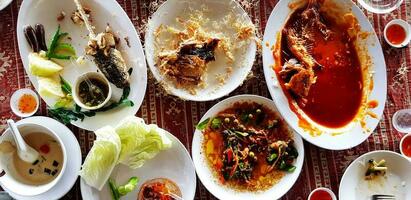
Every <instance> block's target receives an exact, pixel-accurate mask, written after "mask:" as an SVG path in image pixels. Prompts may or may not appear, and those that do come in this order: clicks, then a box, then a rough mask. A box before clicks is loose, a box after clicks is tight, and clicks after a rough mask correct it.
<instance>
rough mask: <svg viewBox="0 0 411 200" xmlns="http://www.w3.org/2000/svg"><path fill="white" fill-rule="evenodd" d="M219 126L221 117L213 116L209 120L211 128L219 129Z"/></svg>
mask: <svg viewBox="0 0 411 200" xmlns="http://www.w3.org/2000/svg"><path fill="white" fill-rule="evenodd" d="M220 126H221V119H220V118H213V120H211V128H212V129H219V128H220Z"/></svg>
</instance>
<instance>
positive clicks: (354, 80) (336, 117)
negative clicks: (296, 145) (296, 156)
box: [275, 0, 363, 128]
mask: <svg viewBox="0 0 411 200" xmlns="http://www.w3.org/2000/svg"><path fill="white" fill-rule="evenodd" d="M321 6H322V5H321V2H320V1H316V0H310V1H309V2H308V4H307V5H306V6H305V7H302V8H299V9H297V10H296V11H294V13H293V14H292V15H291V16H290V18H289V19H288V21H287V23H286V24H285V26H284V28H283V30H282V35H281V47H280V48H281V56H280V59H281V65H282V66H281V67H277V68H276V69H275V70H276V72H277V75H278V77H279V80H280V83H281V86H282V87H283V89H285V90H287V91H288V94H287V96H288V98H289V100H290V101H291V100H295V101H296V103H297V104H298V106H299V108H300V109H302V111H304V113H305V114H306V115H307V116H308V117H310V118H311V119H312V120H313V121H315V122H316V123H318V124H321V125H323V126H326V127H331V128H338V127H342V126H345V125H346V124H348V123H349V122H351V121H352V120H353V119H354V117H355V116H356V114H357V113H358V111H359V108H360V106H361V102H362V95H363V76H362V69H361V64H360V61H359V56H358V53H357V50H356V48H355V40H356V38H355V37H356V36H353V35H350V34H349V28H350V27H348V25H345V24H344V23H341V22H338V21H337V20H336V19H335V18H334V17H331V16H330V15H327V9H326V8H322V7H321Z"/></svg>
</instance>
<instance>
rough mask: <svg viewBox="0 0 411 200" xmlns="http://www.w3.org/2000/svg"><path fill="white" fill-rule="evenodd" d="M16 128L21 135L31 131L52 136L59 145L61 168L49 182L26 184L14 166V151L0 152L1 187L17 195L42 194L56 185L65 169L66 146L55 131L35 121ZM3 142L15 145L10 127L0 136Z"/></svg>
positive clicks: (1, 142)
mask: <svg viewBox="0 0 411 200" xmlns="http://www.w3.org/2000/svg"><path fill="white" fill-rule="evenodd" d="M17 128H18V129H19V131H20V133H21V135H22V136H23V137H25V136H27V135H29V134H33V133H41V134H46V135H48V136H50V137H51V138H53V139H54V140H55V141H56V142H57V143H58V144H59V145H60V147H61V151H62V155H63V159H62V164H61V163H60V164H61V165H62V166H61V170H60V172H59V174H58V175H57V176H56V177H55V178H54V179H52V180H51V181H50V182H47V183H42V184H28V183H27V180H23V179H24V178H23V177H22V176H21V175H20V174H19V172H18V171H17V170H16V168H15V165H14V161H13V160H14V159H13V157H14V154H15V152H0V171H1V170H4V172H5V174H4V175H3V176H1V177H0V183H1V185H2V187H4V188H5V189H6V190H8V191H11V192H12V193H14V194H17V195H19V196H27V197H32V196H36V195H40V194H43V193H45V192H47V191H49V190H50V189H52V188H54V187H55V186H56V185H58V184H59V181H60V179H61V178H62V176H63V174H64V173H65V171H66V166H67V150H66V146H65V144H64V143H63V141H62V140H61V138H60V137H59V136H58V135H57V134H56V133H55V132H53V131H52V130H50V129H49V128H47V127H45V126H43V125H40V124H37V123H23V124H19V125H17ZM4 142H10V143H11V144H13V145H15V142H14V139H13V136H12V135H11V132H10V129H6V131H5V132H4V133H3V135H2V136H1V137H0V144H2V145H4Z"/></svg>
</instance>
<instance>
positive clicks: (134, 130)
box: [115, 116, 172, 169]
mask: <svg viewBox="0 0 411 200" xmlns="http://www.w3.org/2000/svg"><path fill="white" fill-rule="evenodd" d="M115 130H116V132H117V134H118V136H119V137H120V140H121V144H122V148H121V153H120V158H119V162H120V163H122V164H125V165H127V166H129V167H130V168H133V169H136V168H139V167H141V166H143V165H144V163H145V162H146V161H147V160H150V159H152V158H154V157H155V156H156V155H157V154H158V153H159V152H160V151H161V150H164V149H167V148H170V147H171V145H172V142H171V140H170V139H169V138H167V136H166V134H165V131H164V130H163V129H161V128H159V127H158V126H157V125H154V124H150V125H146V124H145V123H144V120H142V119H141V118H138V117H134V116H131V117H128V118H126V119H124V120H123V121H122V122H121V123H120V124H119V125H118V126H117V127H116V129H115Z"/></svg>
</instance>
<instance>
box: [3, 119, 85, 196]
mask: <svg viewBox="0 0 411 200" xmlns="http://www.w3.org/2000/svg"><path fill="white" fill-rule="evenodd" d="M21 123H36V124H41V125H44V126H47V128H49V129H51V130H53V131H54V132H55V133H56V134H57V135H58V136H59V137H60V138H61V140H62V141H63V142H64V143H66V145H65V146H66V148H67V152H70V153H69V154H67V155H68V157H67V167H66V170H65V172H64V174H63V176H62V177H61V179H60V181H59V183H58V184H57V185H56V186H55V187H54V188H51V189H50V190H49V191H47V192H45V193H43V194H40V195H36V196H32V197H27V196H20V195H17V194H14V193H12V192H10V191H7V188H5V187H2V188H3V189H4V190H6V192H8V193H9V194H10V196H12V197H13V198H15V199H19V200H45V199H50V200H52V199H59V198H61V197H62V196H64V195H65V194H67V192H69V191H70V189H71V188H72V187H73V185H74V183H76V180H77V177H78V172H79V171H80V167H81V150H80V145H79V143H78V141H77V139H76V137H75V136H74V134H73V132H71V131H70V129H68V128H67V127H66V126H64V125H63V124H61V123H60V122H58V121H56V120H54V119H51V118H48V117H40V116H38V117H29V118H25V119H22V120H20V121H18V122H17V123H16V124H17V125H19V124H21ZM0 186H3V185H2V183H1V181H0Z"/></svg>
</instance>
